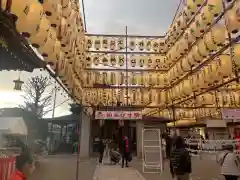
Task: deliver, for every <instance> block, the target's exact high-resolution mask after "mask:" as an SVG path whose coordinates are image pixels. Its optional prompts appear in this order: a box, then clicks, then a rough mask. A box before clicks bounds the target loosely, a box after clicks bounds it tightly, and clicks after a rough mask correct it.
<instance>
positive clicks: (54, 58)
mask: <svg viewBox="0 0 240 180" xmlns="http://www.w3.org/2000/svg"><path fill="white" fill-rule="evenodd" d="M60 53H61V54H62V52H61V43H60V41H58V40H57V41H56V43H55V45H54V51H53V53H52V54H49V56H47V57H45V61H46V62H47V63H48V64H49V65H50V66H53V65H56V63H57V62H58V60H59V58H60Z"/></svg>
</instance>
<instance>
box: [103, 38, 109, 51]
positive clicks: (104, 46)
mask: <svg viewBox="0 0 240 180" xmlns="http://www.w3.org/2000/svg"><path fill="white" fill-rule="evenodd" d="M102 46H103V48H104V49H108V38H106V37H103V39H102Z"/></svg>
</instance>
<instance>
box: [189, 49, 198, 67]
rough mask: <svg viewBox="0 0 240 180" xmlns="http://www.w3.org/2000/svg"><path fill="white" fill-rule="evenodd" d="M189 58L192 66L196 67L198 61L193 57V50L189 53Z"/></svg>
mask: <svg viewBox="0 0 240 180" xmlns="http://www.w3.org/2000/svg"><path fill="white" fill-rule="evenodd" d="M187 60H188V63H189V65H190V66H191V67H194V66H195V65H196V62H195V60H194V58H193V50H192V51H190V52H189V53H188V56H187Z"/></svg>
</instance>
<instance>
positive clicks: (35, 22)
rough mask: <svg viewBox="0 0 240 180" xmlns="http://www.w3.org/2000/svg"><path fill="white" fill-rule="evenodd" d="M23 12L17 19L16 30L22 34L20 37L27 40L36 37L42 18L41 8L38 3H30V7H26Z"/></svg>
mask: <svg viewBox="0 0 240 180" xmlns="http://www.w3.org/2000/svg"><path fill="white" fill-rule="evenodd" d="M25 5H26V4H25ZM24 12H25V13H24V15H22V16H21V17H18V19H17V22H16V28H17V30H18V32H20V33H22V36H24V37H26V38H29V37H31V36H34V35H36V34H37V32H38V30H39V26H40V23H41V19H42V16H43V8H42V6H41V4H40V3H38V2H35V3H33V2H32V3H31V4H30V6H26V9H24Z"/></svg>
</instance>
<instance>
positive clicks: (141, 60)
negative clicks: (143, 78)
mask: <svg viewBox="0 0 240 180" xmlns="http://www.w3.org/2000/svg"><path fill="white" fill-rule="evenodd" d="M145 60H146V57H145V56H141V55H140V56H139V59H138V64H139V67H144V66H145Z"/></svg>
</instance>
